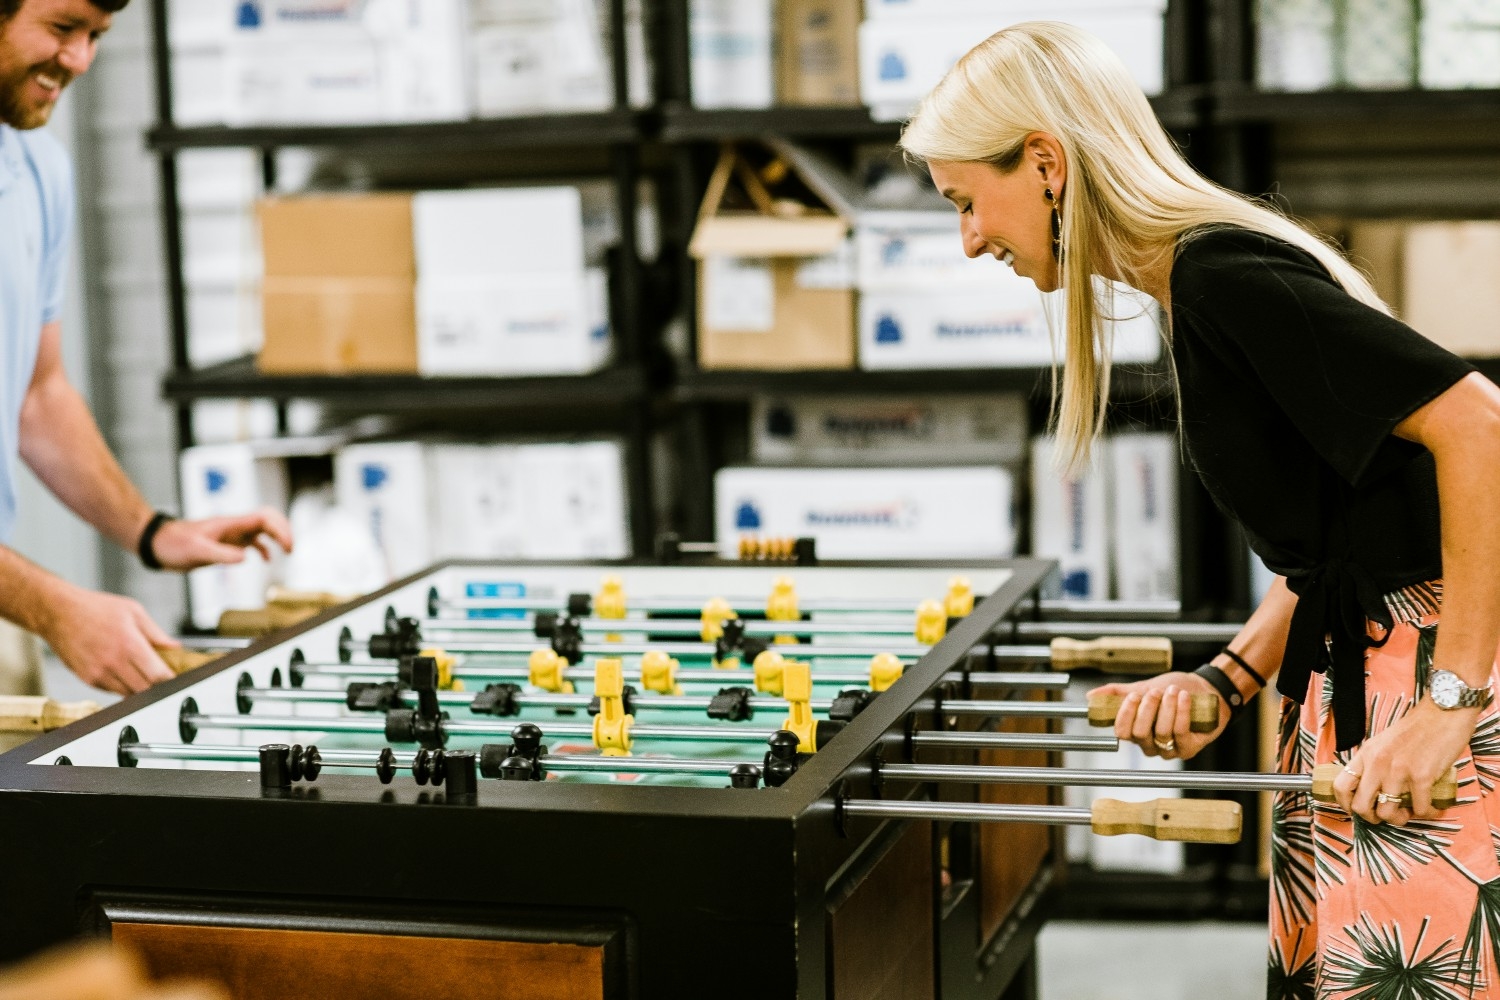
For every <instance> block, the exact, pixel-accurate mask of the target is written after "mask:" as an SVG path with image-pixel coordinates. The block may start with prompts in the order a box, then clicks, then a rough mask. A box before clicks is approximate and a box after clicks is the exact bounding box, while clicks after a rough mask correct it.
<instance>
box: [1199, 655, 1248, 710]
mask: <svg viewBox="0 0 1500 1000" xmlns="http://www.w3.org/2000/svg"><path fill="white" fill-rule="evenodd" d="M1193 673H1195V674H1197V675H1198V676H1199V677H1202V678H1203V679H1204V680H1206V681H1208V683H1210V684H1212V685H1213V688H1214V690H1215V691H1217V692H1219V697H1221V698H1223V699H1224V701H1225V702H1226V703H1227V704H1228V705H1229V721H1230V722H1233V721H1234V720H1235V718H1236V717H1238V716H1239V714H1240V712H1242V711H1244V708H1245V696H1244V695H1242V694H1240V689H1239V688H1237V687H1235V686H1234V681H1232V680H1230V679H1229V675H1228V674H1226V673H1224V671H1222V670H1220V669H1219V668H1218V667H1216V666H1214V665H1213V664H1212V663H1205V664H1203V666H1201V667H1199V668H1198V669H1197V670H1194V671H1193Z"/></svg>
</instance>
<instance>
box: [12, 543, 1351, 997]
mask: <svg viewBox="0 0 1500 1000" xmlns="http://www.w3.org/2000/svg"><path fill="white" fill-rule="evenodd" d="M1051 569H1052V564H1050V563H1046V562H1043V561H1038V560H1012V561H1005V562H985V563H965V564H957V563H949V564H943V565H903V566H902V567H900V568H895V567H891V566H879V565H853V564H847V565H821V566H798V567H795V568H790V567H786V566H775V565H760V564H719V565H712V566H701V567H700V566H644V565H631V564H571V565H564V564H546V565H542V564H515V565H491V564H464V563H454V564H444V565H442V566H439V567H437V568H435V569H433V570H432V571H430V572H427V573H423V574H420V575H418V576H415V577H412V578H409V579H407V580H405V581H402V582H400V583H398V584H396V585H393V586H392V587H390V588H387V589H386V590H384V591H382V592H380V593H377V594H375V595H372V596H370V597H368V598H365V599H362V600H360V601H357V602H354V603H351V604H348V605H345V606H341V607H338V608H335V609H333V610H331V611H328V612H326V613H324V614H322V615H320V616H318V617H316V618H314V619H312V620H310V621H308V622H305V623H303V624H301V625H299V626H296V627H295V628H292V629H286V630H283V631H281V632H278V633H276V634H274V635H272V636H269V637H267V638H265V639H262V640H260V641H258V642H255V643H254V644H253V645H250V646H248V647H246V648H243V649H239V650H236V651H234V652H231V653H230V654H228V655H225V656H223V657H221V658H219V659H217V660H214V661H213V662H211V663H208V664H207V665H204V666H201V667H198V668H196V669H194V670H191V671H189V672H187V673H184V674H183V675H182V676H180V677H178V678H177V679H176V680H174V681H170V682H167V683H164V684H161V685H159V686H157V687H155V688H153V689H151V690H150V691H148V692H145V693H143V694H141V695H137V696H135V697H132V698H128V699H126V700H124V701H122V702H121V703H119V704H118V705H115V706H112V707H110V708H108V709H105V710H104V711H101V712H98V713H97V714H92V715H89V716H87V717H86V718H82V719H79V720H78V721H75V722H72V723H71V724H69V725H67V726H66V727H64V728H61V729H58V730H56V731H54V732H49V733H46V734H45V735H42V736H39V737H38V738H36V739H35V740H34V741H32V742H31V743H28V744H26V745H25V746H23V747H21V748H20V749H18V750H16V751H14V752H12V753H10V754H7V755H5V756H0V816H3V817H4V822H3V823H0V851H3V857H5V859H6V862H7V863H6V865H5V873H4V875H3V876H0V958H10V957H18V956H20V955H24V954H27V953H29V952H31V951H34V950H36V949H38V948H40V947H43V946H45V945H48V944H50V943H53V942H56V941H59V940H62V939H65V938H69V937H72V936H77V935H78V934H80V933H84V934H98V935H105V936H111V937H113V938H114V939H115V940H117V941H122V942H125V943H127V944H129V945H131V946H133V947H135V948H136V949H137V950H139V951H140V952H142V953H143V954H144V955H145V956H146V957H147V960H148V962H149V963H150V964H151V965H152V966H153V967H154V968H155V969H156V971H158V972H159V973H162V974H197V975H209V976H213V977H216V978H220V979H222V980H224V981H225V982H227V983H229V984H230V986H231V988H232V990H233V991H234V995H235V996H236V997H240V998H260V997H267V998H269V997H276V998H280V1000H285V998H293V997H330V996H339V997H344V996H350V997H353V996H380V997H393V998H394V997H399V998H405V997H413V998H415V997H418V996H420V997H424V998H425V997H435V996H436V997H443V996H462V997H470V998H511V997H523V996H524V997H526V998H528V1000H536V998H539V997H540V998H558V1000H573V998H582V997H598V998H623V997H640V998H660V997H688V996H707V995H712V996H722V997H756V998H776V997H785V998H792V997H798V998H838V1000H847V998H860V1000H867V998H884V997H890V998H895V997H901V998H917V997H931V998H938V997H941V998H944V1000H962V998H971V997H973V998H978V997H986V998H994V997H999V996H1002V995H1004V996H1025V995H1030V993H1031V992H1032V991H1033V990H1034V979H1033V971H1032V960H1033V947H1032V946H1033V941H1034V938H1035V935H1036V933H1037V930H1038V929H1039V926H1040V922H1041V919H1042V916H1043V909H1044V908H1043V906H1042V903H1043V901H1044V899H1045V896H1046V894H1047V892H1048V890H1049V887H1050V886H1051V885H1052V883H1053V881H1054V878H1055V876H1056V873H1057V870H1058V869H1057V864H1058V859H1059V857H1060V852H1059V850H1058V845H1059V841H1058V837H1057V833H1056V832H1057V830H1058V829H1059V827H1060V825H1062V824H1084V825H1088V826H1090V827H1092V829H1093V830H1094V832H1096V833H1098V834H1101V835H1113V834H1124V833H1130V834H1144V835H1147V836H1156V837H1160V838H1166V839H1177V840H1194V841H1204V842H1231V841H1233V840H1235V839H1237V838H1238V836H1239V832H1240V830H1239V827H1240V815H1239V809H1238V806H1237V805H1236V804H1235V803H1233V802H1228V801H1215V800H1212V799H1196V798H1195V799H1184V798H1179V799H1163V800H1159V801H1156V802H1145V803H1139V802H1118V801H1114V800H1109V799H1101V800H1097V801H1096V802H1095V804H1094V805H1093V807H1092V808H1089V809H1080V808H1068V807H1064V806H1061V805H1058V804H1057V801H1058V800H1057V792H1056V789H1057V788H1058V787H1059V786H1062V785H1067V784H1085V785H1115V786H1129V785H1132V784H1134V785H1138V786H1145V787H1162V786H1173V785H1177V786H1180V787H1183V788H1199V789H1203V788H1229V789H1240V790H1244V789H1286V790H1301V791H1308V792H1312V793H1316V791H1317V790H1316V789H1315V788H1314V787H1313V785H1314V784H1315V783H1316V782H1317V781H1324V782H1325V783H1326V780H1327V776H1322V777H1319V778H1315V779H1312V781H1311V782H1309V781H1307V780H1305V779H1302V778H1297V777H1286V776H1276V775H1264V776H1261V775H1214V774H1205V773H1201V772H1184V773H1180V774H1171V773H1162V772H1151V773H1149V774H1139V773H1135V772H1106V771H1097V770H1095V771H1090V770H1071V771H1069V770H1063V769H1061V768H1057V767H1055V766H1053V765H1055V764H1056V762H1057V761H1056V754H1057V753H1059V752H1060V751H1064V750H1085V751H1087V750H1101V751H1102V750H1111V749H1114V748H1115V747H1116V740H1115V738H1114V736H1113V734H1112V732H1110V731H1109V730H1107V729H1104V728H1101V729H1100V730H1099V732H1098V733H1096V734H1092V735H1087V736H1078V735H1064V734H1063V733H1061V731H1060V727H1059V723H1060V720H1062V719H1064V718H1067V717H1070V716H1079V715H1087V716H1088V718H1089V719H1090V721H1091V722H1093V723H1095V724H1096V725H1099V726H1101V727H1105V726H1108V725H1110V724H1111V723H1112V721H1113V717H1114V710H1115V707H1116V706H1115V705H1114V704H1113V703H1112V702H1111V700H1110V699H1107V698H1093V699H1091V700H1090V702H1089V703H1088V704H1087V705H1084V704H1076V705H1074V704H1066V703H1063V702H1061V701H1059V700H1057V693H1058V692H1059V691H1060V690H1061V689H1063V688H1065V687H1066V686H1067V685H1068V684H1069V683H1070V679H1071V676H1072V671H1074V670H1085V669H1096V670H1104V671H1108V672H1113V673H1146V672H1153V671H1159V670H1164V669H1167V668H1168V666H1169V665H1170V659H1171V646H1170V643H1169V642H1166V641H1165V640H1161V639H1155V638H1151V637H1149V636H1147V635H1142V634H1139V633H1140V632H1141V631H1142V629H1140V628H1136V629H1134V631H1135V632H1136V633H1137V634H1135V635H1126V636H1124V637H1110V636H1109V634H1108V633H1109V631H1110V627H1109V626H1108V625H1106V624H1103V623H1100V622H1098V621H1095V622H1093V623H1092V624H1089V623H1087V622H1085V623H1082V624H1074V625H1064V624H1060V623H1049V621H1048V619H1049V617H1056V616H1057V615H1058V614H1060V613H1062V612H1063V611H1066V610H1067V609H1066V608H1060V607H1058V606H1055V605H1051V604H1049V603H1048V602H1045V601H1042V600H1040V598H1039V596H1038V595H1039V587H1040V585H1041V584H1042V582H1043V580H1044V579H1045V577H1046V576H1047V574H1048V573H1049V572H1050V571H1051ZM1069 628H1071V629H1073V630H1074V631H1076V632H1083V633H1087V635H1086V636H1084V637H1074V638H1069V637H1067V636H1053V637H1051V639H1050V641H1047V642H1029V641H1027V637H1028V636H1033V635H1039V636H1045V635H1048V634H1049V633H1051V632H1055V631H1062V630H1067V629H1069ZM1117 631H1118V629H1117ZM14 701H15V700H12V704H11V708H10V709H9V710H8V711H9V712H10V714H12V715H15V714H16V713H17V712H20V713H21V714H23V715H25V714H27V713H30V714H29V715H28V716H27V718H28V720H29V722H30V723H32V724H33V725H34V726H35V728H38V729H47V728H49V721H48V720H49V719H50V718H53V717H56V718H57V719H59V720H60V719H66V718H68V717H69V713H68V712H67V711H66V710H65V709H63V708H60V707H59V706H55V705H51V704H50V703H45V702H37V703H35V704H30V703H28V705H27V706H26V707H24V709H23V708H18V707H16V705H15V704H14ZM5 711H6V709H5V708H4V706H3V704H0V715H3V714H4V713H5ZM1218 711H1219V706H1218V702H1217V699H1216V698H1214V697H1209V698H1206V699H1198V700H1197V701H1195V703H1194V707H1193V715H1194V722H1193V724H1194V726H1195V728H1200V729H1211V728H1213V727H1214V725H1216V723H1217V719H1218ZM49 713H51V714H50V715H49ZM1304 785H1306V786H1307V787H1304ZM1324 791H1325V792H1326V789H1324Z"/></svg>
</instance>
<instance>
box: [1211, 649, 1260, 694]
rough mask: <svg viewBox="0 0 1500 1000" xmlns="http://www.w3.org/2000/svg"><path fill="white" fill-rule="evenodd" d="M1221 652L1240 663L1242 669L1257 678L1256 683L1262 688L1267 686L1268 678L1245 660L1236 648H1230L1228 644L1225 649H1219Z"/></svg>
mask: <svg viewBox="0 0 1500 1000" xmlns="http://www.w3.org/2000/svg"><path fill="white" fill-rule="evenodd" d="M1219 652H1221V653H1223V654H1224V655H1225V656H1227V657H1229V658H1230V659H1231V660H1233V661H1234V662H1235V663H1237V664H1239V668H1240V669H1241V670H1243V671H1244V672H1245V673H1247V674H1249V675H1250V676H1251V677H1253V678H1255V683H1256V684H1258V685H1259V686H1261V687H1262V688H1263V687H1265V686H1266V679H1265V678H1264V677H1262V676H1261V675H1260V671H1258V670H1256V669H1255V668H1254V667H1252V666H1251V665H1250V664H1248V663H1246V662H1245V658H1244V657H1243V656H1241V655H1240V654H1239V653H1236V652H1235V651H1234V650H1232V649H1230V648H1229V647H1228V646H1225V647H1224V648H1223V649H1221V650H1219Z"/></svg>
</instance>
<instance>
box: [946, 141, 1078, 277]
mask: <svg viewBox="0 0 1500 1000" xmlns="http://www.w3.org/2000/svg"><path fill="white" fill-rule="evenodd" d="M1054 141H1055V140H1054ZM1030 145H1031V144H1030V143H1028V149H1027V151H1026V154H1025V156H1023V158H1022V161H1021V164H1020V166H1018V167H1017V168H1016V169H1014V170H1012V171H1011V172H1010V173H1002V172H1001V170H1000V169H999V168H998V167H996V166H994V165H993V164H990V163H982V162H943V161H933V162H929V163H928V164H927V168H928V170H929V172H930V173H931V174H932V182H933V184H935V185H936V186H937V189H938V190H939V191H940V192H942V195H943V197H944V198H947V199H948V200H949V201H951V202H953V205H954V207H956V208H957V209H958V215H959V219H960V220H961V223H962V227H963V240H964V253H966V254H968V255H969V256H970V257H979V256H981V255H983V254H989V255H991V256H992V257H994V258H995V259H996V260H998V261H1001V262H1003V263H1005V264H1009V265H1010V266H1011V267H1012V268H1013V269H1014V270H1015V272H1016V273H1017V274H1019V275H1021V276H1022V277H1025V278H1030V279H1031V280H1032V281H1033V282H1034V283H1035V284H1036V287H1037V288H1039V289H1041V290H1042V291H1044V292H1051V291H1055V290H1056V289H1057V288H1059V287H1060V286H1061V284H1062V277H1061V275H1060V273H1059V268H1058V266H1057V259H1056V258H1055V257H1053V255H1052V204H1051V202H1049V201H1048V200H1047V195H1046V191H1047V189H1048V188H1049V187H1050V188H1051V189H1052V193H1053V194H1054V195H1056V196H1057V197H1058V198H1059V199H1061V197H1062V181H1061V178H1060V176H1058V171H1057V170H1056V169H1047V168H1044V167H1043V165H1042V164H1039V163H1038V162H1037V159H1038V157H1037V155H1036V153H1035V152H1034V151H1033V150H1032V149H1031V148H1030Z"/></svg>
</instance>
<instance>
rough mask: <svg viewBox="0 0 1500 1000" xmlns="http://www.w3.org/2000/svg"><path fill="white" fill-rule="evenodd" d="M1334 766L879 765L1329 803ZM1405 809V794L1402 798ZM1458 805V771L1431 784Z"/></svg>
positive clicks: (933, 773)
mask: <svg viewBox="0 0 1500 1000" xmlns="http://www.w3.org/2000/svg"><path fill="white" fill-rule="evenodd" d="M1342 770H1343V766H1342V765H1340V764H1319V765H1317V766H1316V767H1314V768H1313V770H1312V773H1311V774H1263V773H1242V772H1235V771H1124V770H1093V769H1086V768H1064V767H1001V766H992V765H963V764H882V765H880V766H879V767H878V768H877V773H878V775H879V779H880V782H881V783H882V784H883V783H884V782H886V781H893V780H894V781H912V782H929V781H934V782H957V783H961V784H970V785H975V784H978V785H1058V786H1078V787H1083V786H1089V787H1103V788H1179V789H1183V790H1193V791H1221V792H1306V793H1308V794H1310V795H1311V796H1312V797H1313V798H1314V799H1316V800H1317V801H1319V802H1333V801H1334V794H1333V781H1334V779H1335V778H1337V777H1338V776H1339V772H1340V771H1342ZM1403 801H1404V802H1405V804H1406V806H1407V807H1408V808H1410V807H1411V796H1410V795H1409V794H1408V795H1405V796H1403ZM1457 801H1458V772H1457V771H1456V770H1455V769H1454V768H1449V769H1448V773H1447V774H1445V775H1444V776H1443V777H1442V778H1439V779H1438V781H1437V782H1436V783H1435V784H1434V785H1433V786H1432V803H1433V805H1434V806H1436V807H1437V808H1439V809H1447V808H1448V807H1450V806H1452V805H1454V804H1455V803H1456V802H1457Z"/></svg>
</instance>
